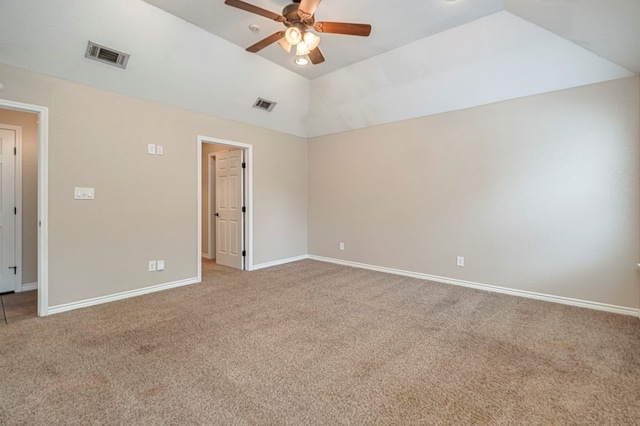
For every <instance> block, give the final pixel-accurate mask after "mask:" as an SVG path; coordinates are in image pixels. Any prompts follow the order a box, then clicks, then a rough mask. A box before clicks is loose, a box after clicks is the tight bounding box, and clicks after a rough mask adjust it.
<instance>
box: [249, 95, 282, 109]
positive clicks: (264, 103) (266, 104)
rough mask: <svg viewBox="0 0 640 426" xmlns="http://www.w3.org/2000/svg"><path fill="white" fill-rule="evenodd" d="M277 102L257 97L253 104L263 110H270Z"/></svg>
mask: <svg viewBox="0 0 640 426" xmlns="http://www.w3.org/2000/svg"><path fill="white" fill-rule="evenodd" d="M276 104H277V102H271V101H268V100H266V99H262V98H258V99H257V100H256V101H255V103H254V104H253V107H254V108H259V109H263V110H265V111H271V110H272V109H273V107H275V106H276Z"/></svg>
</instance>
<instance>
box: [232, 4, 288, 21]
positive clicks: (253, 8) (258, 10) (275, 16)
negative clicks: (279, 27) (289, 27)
mask: <svg viewBox="0 0 640 426" xmlns="http://www.w3.org/2000/svg"><path fill="white" fill-rule="evenodd" d="M224 4H228V5H229V6H233V7H237V8H238V9H242V10H245V11H247V12H251V13H255V14H256V15H260V16H264V17H265V18H269V19H273V20H274V21H278V22H285V21H286V18H285V17H284V16H282V15H278V14H277V13H275V12H271V11H269V10H267V9H263V8H261V7H258V6H254V5H252V4H249V3H245V2H243V1H240V0H225V2H224Z"/></svg>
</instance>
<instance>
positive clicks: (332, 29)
mask: <svg viewBox="0 0 640 426" xmlns="http://www.w3.org/2000/svg"><path fill="white" fill-rule="evenodd" d="M313 29H314V30H316V31H317V32H319V33H332V34H346V35H355V36H362V37H367V36H368V35H369V34H371V25H369V24H351V23H348V22H316V23H315V25H314V26H313Z"/></svg>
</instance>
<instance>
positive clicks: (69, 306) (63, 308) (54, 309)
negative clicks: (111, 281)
mask: <svg viewBox="0 0 640 426" xmlns="http://www.w3.org/2000/svg"><path fill="white" fill-rule="evenodd" d="M199 282H200V281H199V280H198V279H197V278H188V279H186V280H180V281H174V282H170V283H165V284H158V285H153V286H150V287H145V288H140V289H136V290H129V291H124V292H122V293H116V294H110V295H108V296H101V297H94V298H93V299H86V300H80V301H78V302H71V303H65V304H62V305H56V306H51V307H49V311H48V315H52V314H59V313H61V312H67V311H72V310H74V309H80V308H86V307H89V306H95V305H101V304H103V303H108V302H115V301H116V300H122V299H128V298H130V297H136V296H142V295H143V294H149V293H155V292H157V291H163V290H169V289H170V288H176V287H182V286H185V285H189V284H196V283H199Z"/></svg>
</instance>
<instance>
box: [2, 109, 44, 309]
mask: <svg viewBox="0 0 640 426" xmlns="http://www.w3.org/2000/svg"><path fill="white" fill-rule="evenodd" d="M0 108H5V109H11V110H15V111H24V112H30V113H35V114H37V115H38V316H41V317H43V316H47V315H49V191H48V188H49V154H48V152H49V108H47V107H44V106H40V105H32V104H26V103H22V102H15V101H10V100H8V99H0ZM16 202H17V200H16Z"/></svg>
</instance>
